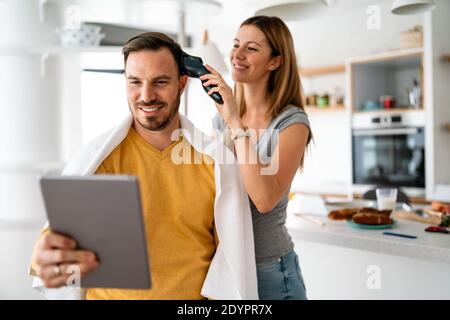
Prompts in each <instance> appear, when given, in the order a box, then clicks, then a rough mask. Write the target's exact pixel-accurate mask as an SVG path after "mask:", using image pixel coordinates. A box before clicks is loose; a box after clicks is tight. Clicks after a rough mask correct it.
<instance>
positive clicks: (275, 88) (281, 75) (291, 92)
mask: <svg viewBox="0 0 450 320" xmlns="http://www.w3.org/2000/svg"><path fill="white" fill-rule="evenodd" d="M247 25H252V26H255V27H257V28H258V29H259V30H261V31H262V32H263V33H264V35H265V36H266V38H267V40H268V42H269V45H270V47H271V49H272V57H277V56H280V57H281V60H280V66H279V67H278V68H277V69H276V70H274V71H272V73H271V74H270V76H269V81H268V83H267V98H268V99H269V101H270V107H269V109H268V111H267V113H268V116H270V118H271V119H273V118H275V117H276V116H277V115H279V114H280V112H281V110H282V109H283V108H284V107H285V106H287V105H289V104H292V105H295V106H297V107H299V108H301V109H303V110H304V101H303V92H302V84H301V81H300V75H299V70H298V66H297V59H296V57H295V49H294V41H293V40H292V35H291V32H290V31H289V28H288V27H287V26H286V24H285V23H284V22H283V20H281V19H280V18H278V17H268V16H254V17H250V18H248V19H246V20H245V21H244V22H242V24H241V26H240V27H243V26H247ZM234 89H235V90H234V92H235V99H236V102H237V105H238V108H239V115H240V116H241V117H242V116H243V115H244V114H245V112H246V109H247V108H246V104H245V98H244V85H243V84H242V83H236V84H235V88H234Z"/></svg>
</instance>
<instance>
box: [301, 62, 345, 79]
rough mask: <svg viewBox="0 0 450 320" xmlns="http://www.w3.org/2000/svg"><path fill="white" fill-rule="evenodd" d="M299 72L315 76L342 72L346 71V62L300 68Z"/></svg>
mask: <svg viewBox="0 0 450 320" xmlns="http://www.w3.org/2000/svg"><path fill="white" fill-rule="evenodd" d="M299 72H300V75H301V76H302V77H313V76H318V75H323V74H330V73H342V72H345V64H338V65H330V66H323V67H314V68H300V69H299Z"/></svg>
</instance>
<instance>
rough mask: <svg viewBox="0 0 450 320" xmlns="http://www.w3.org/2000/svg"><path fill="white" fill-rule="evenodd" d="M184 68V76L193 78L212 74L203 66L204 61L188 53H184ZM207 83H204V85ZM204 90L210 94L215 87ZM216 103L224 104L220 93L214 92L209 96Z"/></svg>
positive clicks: (204, 88)
mask: <svg viewBox="0 0 450 320" xmlns="http://www.w3.org/2000/svg"><path fill="white" fill-rule="evenodd" d="M182 59H183V66H184V70H183V72H182V74H183V75H187V76H188V77H191V78H198V77H200V76H202V75H204V74H208V73H211V72H209V71H208V69H206V67H205V66H204V65H203V60H202V58H200V57H195V56H191V55H189V54H187V53H185V52H184V53H183V58H182ZM204 82H206V81H202V84H203V83H204ZM202 87H203V90H205V92H206V93H208V92H209V90H211V89H212V88H214V87H215V86H214V85H209V86H207V87H205V86H203V85H202ZM209 96H210V97H211V98H212V99H213V100H214V101H215V102H217V103H218V104H223V99H222V96H221V95H220V94H219V93H218V92H214V93H213V94H211V95H209Z"/></svg>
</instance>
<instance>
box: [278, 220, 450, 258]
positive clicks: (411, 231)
mask: <svg viewBox="0 0 450 320" xmlns="http://www.w3.org/2000/svg"><path fill="white" fill-rule="evenodd" d="M310 217H313V218H314V219H317V220H321V221H323V222H325V226H323V227H322V226H320V225H318V224H315V223H313V222H311V221H308V220H306V219H305V218H302V217H299V216H296V215H294V214H292V213H288V218H287V227H288V230H289V233H290V235H291V236H292V238H293V240H294V241H295V240H296V239H298V240H305V241H311V242H315V243H321V244H328V245H333V246H340V247H347V248H353V249H359V250H365V251H373V252H379V253H385V254H390V255H397V256H402V257H409V258H415V259H423V260H428V261H432V262H438V263H447V264H450V234H443V233H431V232H425V228H426V227H427V226H428V225H427V224H424V223H419V222H414V221H407V220H397V224H396V226H394V227H393V228H391V229H385V230H366V229H364V230H363V229H355V228H351V227H350V226H349V225H347V223H346V222H345V221H333V220H330V219H328V218H327V217H322V216H310ZM385 231H392V232H395V233H401V234H407V235H414V236H417V239H408V238H402V237H397V236H388V235H383V232H385Z"/></svg>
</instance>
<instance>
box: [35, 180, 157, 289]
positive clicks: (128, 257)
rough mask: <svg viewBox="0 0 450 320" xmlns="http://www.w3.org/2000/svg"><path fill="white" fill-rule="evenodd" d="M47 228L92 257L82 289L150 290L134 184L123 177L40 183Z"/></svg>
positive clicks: (145, 251)
mask: <svg viewBox="0 0 450 320" xmlns="http://www.w3.org/2000/svg"><path fill="white" fill-rule="evenodd" d="M40 184H41V190H42V195H43V198H44V203H45V207H46V212H47V217H48V221H49V225H50V228H51V229H52V230H53V231H55V232H57V233H61V234H63V235H67V236H70V237H72V238H73V239H74V240H75V241H77V244H78V247H79V248H80V249H85V250H90V251H93V252H95V253H96V254H97V257H98V260H99V261H100V264H99V267H98V268H97V269H95V270H94V271H92V272H91V273H89V274H88V275H87V276H85V277H83V278H81V287H84V288H92V287H95V288H122V289H149V288H150V287H151V277H150V266H149V259H148V255H147V240H146V234H145V229H144V222H143V216H142V206H141V199H140V193H139V182H138V179H137V178H136V177H133V176H124V175H94V176H57V177H42V178H40Z"/></svg>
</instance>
